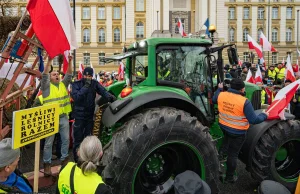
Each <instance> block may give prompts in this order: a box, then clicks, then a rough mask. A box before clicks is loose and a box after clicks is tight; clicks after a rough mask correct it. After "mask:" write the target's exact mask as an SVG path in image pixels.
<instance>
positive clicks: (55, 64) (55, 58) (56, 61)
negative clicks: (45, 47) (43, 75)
mask: <svg viewBox="0 0 300 194" xmlns="http://www.w3.org/2000/svg"><path fill="white" fill-rule="evenodd" d="M52 65H53V66H58V65H59V60H58V56H56V57H54V58H53V61H52Z"/></svg>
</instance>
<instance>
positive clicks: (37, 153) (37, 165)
mask: <svg viewBox="0 0 300 194" xmlns="http://www.w3.org/2000/svg"><path fill="white" fill-rule="evenodd" d="M40 145H41V142H40V140H38V141H36V142H35V152H34V179H33V180H34V183H33V192H34V193H37V192H38V189H39V174H40Z"/></svg>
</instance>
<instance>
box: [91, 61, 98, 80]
mask: <svg viewBox="0 0 300 194" xmlns="http://www.w3.org/2000/svg"><path fill="white" fill-rule="evenodd" d="M90 64H91V68H92V69H93V79H97V77H96V73H95V72H96V71H95V69H94V66H93V64H92V63H90Z"/></svg>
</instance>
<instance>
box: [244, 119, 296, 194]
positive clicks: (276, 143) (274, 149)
mask: <svg viewBox="0 0 300 194" xmlns="http://www.w3.org/2000/svg"><path fill="white" fill-rule="evenodd" d="M273 122H274V124H272V123H271V125H269V127H268V128H267V129H266V130H265V131H264V132H263V133H262V134H261V135H259V139H258V141H257V142H256V143H255V144H254V146H253V147H252V146H251V147H252V148H248V149H249V150H248V151H249V153H251V154H250V156H251V158H249V159H250V160H249V163H248V164H247V168H248V170H249V171H250V172H251V175H252V176H253V178H255V179H257V180H259V181H262V180H266V179H267V180H274V181H277V182H279V183H281V184H283V185H284V186H285V187H287V188H288V189H289V190H290V191H291V192H292V193H294V191H295V188H296V184H297V179H298V177H299V173H300V122H299V121H295V120H288V121H279V122H276V121H273ZM259 130H260V129H259V128H257V131H259ZM248 138H249V137H248ZM250 138H251V137H250ZM253 140H254V141H255V137H253ZM244 146H245V145H244Z"/></svg>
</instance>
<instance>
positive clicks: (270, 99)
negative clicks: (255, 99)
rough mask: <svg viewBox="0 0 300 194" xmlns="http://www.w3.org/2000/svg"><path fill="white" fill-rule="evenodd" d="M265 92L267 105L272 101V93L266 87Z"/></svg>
mask: <svg viewBox="0 0 300 194" xmlns="http://www.w3.org/2000/svg"><path fill="white" fill-rule="evenodd" d="M265 91H266V93H267V95H268V104H271V103H272V101H273V92H272V90H270V89H269V88H267V87H266V88H265Z"/></svg>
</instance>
